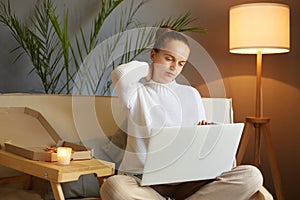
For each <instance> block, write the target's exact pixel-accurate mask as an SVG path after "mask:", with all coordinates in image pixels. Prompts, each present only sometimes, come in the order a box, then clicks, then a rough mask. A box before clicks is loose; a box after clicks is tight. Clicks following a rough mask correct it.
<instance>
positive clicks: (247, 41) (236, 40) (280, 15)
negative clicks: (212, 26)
mask: <svg viewBox="0 0 300 200" xmlns="http://www.w3.org/2000/svg"><path fill="white" fill-rule="evenodd" d="M229 18H230V19H229V21H230V22H229V35H230V38H229V49H230V52H231V53H240V54H257V52H258V51H261V52H262V54H272V53H286V52H289V51H290V12H289V7H288V6H287V5H284V4H277V3H251V4H242V5H238V6H234V7H231V8H230V14H229Z"/></svg>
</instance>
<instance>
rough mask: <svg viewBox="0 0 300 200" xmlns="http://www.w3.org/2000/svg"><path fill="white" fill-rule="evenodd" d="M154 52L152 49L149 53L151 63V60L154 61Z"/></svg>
mask: <svg viewBox="0 0 300 200" xmlns="http://www.w3.org/2000/svg"><path fill="white" fill-rule="evenodd" d="M155 53H156V52H155V50H154V49H152V50H151V52H150V59H151V60H152V61H153V59H154V56H155Z"/></svg>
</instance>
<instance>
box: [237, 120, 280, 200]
mask: <svg viewBox="0 0 300 200" xmlns="http://www.w3.org/2000/svg"><path fill="white" fill-rule="evenodd" d="M249 125H252V126H253V127H254V129H255V152H254V165H255V166H257V167H258V168H259V167H260V165H261V163H260V145H261V136H262V135H263V137H264V140H265V142H266V148H267V153H268V159H269V164H270V169H271V173H272V178H273V183H274V187H275V191H276V196H277V199H278V200H284V196H283V190H282V183H281V177H280V173H279V167H278V164H277V160H276V156H275V150H274V146H273V143H272V138H271V131H270V118H268V117H246V123H245V128H244V133H243V136H242V139H241V143H240V146H239V150H238V153H237V164H238V165H240V164H241V162H242V160H243V157H244V154H245V151H246V148H247V144H248V141H249V138H250V131H249V130H248V129H249Z"/></svg>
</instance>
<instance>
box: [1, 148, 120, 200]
mask: <svg viewBox="0 0 300 200" xmlns="http://www.w3.org/2000/svg"><path fill="white" fill-rule="evenodd" d="M0 165H3V166H5V167H8V168H11V169H15V170H18V171H20V172H24V173H26V174H29V175H32V176H35V177H39V178H42V179H45V180H48V181H49V182H50V183H51V187H52V190H53V194H54V197H55V199H56V200H64V199H65V198H64V194H63V191H62V187H61V183H65V182H71V181H77V180H78V179H79V177H80V176H81V175H85V174H95V176H96V177H98V180H99V182H101V181H102V180H103V178H104V177H107V176H111V175H113V174H114V168H115V165H114V163H110V162H106V161H101V160H97V159H91V160H76V161H71V163H70V165H67V166H60V165H58V164H57V162H43V161H34V160H30V159H27V158H23V157H21V156H18V155H15V154H12V153H9V152H6V151H3V150H0Z"/></svg>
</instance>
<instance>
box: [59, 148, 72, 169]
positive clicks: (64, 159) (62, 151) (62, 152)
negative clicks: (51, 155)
mask: <svg viewBox="0 0 300 200" xmlns="http://www.w3.org/2000/svg"><path fill="white" fill-rule="evenodd" d="M71 153H72V148H70V147H58V148H57V162H58V164H59V165H68V164H70V161H71Z"/></svg>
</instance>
